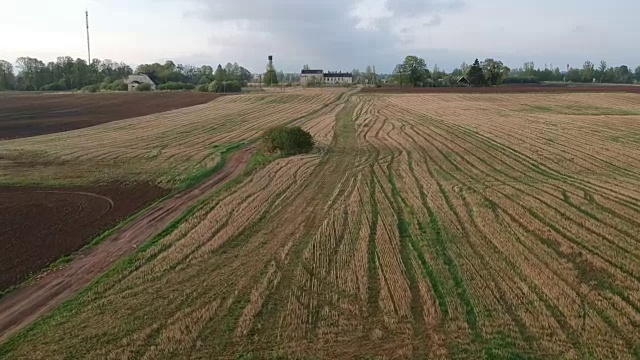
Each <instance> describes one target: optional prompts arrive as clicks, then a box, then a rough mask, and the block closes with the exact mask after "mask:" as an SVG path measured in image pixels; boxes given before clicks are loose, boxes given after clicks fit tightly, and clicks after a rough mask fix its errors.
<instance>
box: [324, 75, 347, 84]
mask: <svg viewBox="0 0 640 360" xmlns="http://www.w3.org/2000/svg"><path fill="white" fill-rule="evenodd" d="M324 82H325V83H328V84H351V83H352V82H353V78H352V77H346V76H345V77H326V78H324Z"/></svg>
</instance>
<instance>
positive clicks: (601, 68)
mask: <svg viewBox="0 0 640 360" xmlns="http://www.w3.org/2000/svg"><path fill="white" fill-rule="evenodd" d="M606 72H607V62H606V61H604V60H601V61H600V66H598V71H597V75H598V76H599V77H600V82H604V76H605V73H606Z"/></svg>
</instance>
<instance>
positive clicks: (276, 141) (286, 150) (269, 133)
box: [262, 126, 315, 155]
mask: <svg viewBox="0 0 640 360" xmlns="http://www.w3.org/2000/svg"><path fill="white" fill-rule="evenodd" d="M262 141H263V144H264V147H265V150H267V151H269V152H280V153H282V154H284V155H295V154H303V153H308V152H310V151H311V150H313V146H314V144H315V141H314V140H313V136H311V134H310V133H308V132H307V131H305V130H303V129H302V128H301V127H299V126H294V127H286V126H276V127H272V128H270V129H268V130H266V131H265V132H264V133H263V134H262Z"/></svg>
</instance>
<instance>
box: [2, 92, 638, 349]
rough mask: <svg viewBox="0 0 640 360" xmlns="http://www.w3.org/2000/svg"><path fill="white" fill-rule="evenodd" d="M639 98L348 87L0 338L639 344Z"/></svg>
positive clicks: (371, 345)
mask: <svg viewBox="0 0 640 360" xmlns="http://www.w3.org/2000/svg"><path fill="white" fill-rule="evenodd" d="M229 99H232V98H229ZM238 99H240V98H238ZM225 100H226V99H225ZM638 109H640V97H639V96H638V95H636V94H626V93H615V94H597V93H596V94H419V95H404V94H403V95H378V94H373V95H368V94H356V95H353V96H350V97H349V96H345V97H344V98H343V99H342V100H340V101H337V102H335V103H333V104H332V105H330V106H325V107H323V108H322V109H320V110H319V111H317V112H316V113H314V115H313V116H309V117H305V118H303V119H299V120H298V121H297V122H296V123H298V124H300V125H301V126H303V127H305V128H307V129H309V130H310V131H311V132H313V133H314V135H315V136H316V137H317V138H318V139H319V142H320V148H321V149H323V151H321V152H317V153H314V154H311V155H304V156H296V157H290V158H283V159H278V160H275V161H273V162H271V163H270V164H269V165H267V166H265V167H264V168H262V169H260V170H258V171H257V172H255V173H253V174H252V175H250V176H247V177H246V178H243V179H241V181H238V182H236V183H234V184H232V185H231V186H229V187H228V188H226V189H224V191H220V192H217V193H216V194H215V196H213V197H211V198H210V199H209V200H207V201H206V202H205V203H204V204H203V205H202V206H201V207H200V208H199V209H198V210H197V211H196V212H194V214H193V215H192V216H190V217H189V218H188V219H186V220H185V221H184V222H182V223H181V224H180V225H179V226H177V227H176V228H175V230H173V231H172V232H171V233H169V234H168V235H167V236H166V237H164V238H162V239H161V240H159V241H158V242H157V243H156V244H155V245H154V246H152V247H150V248H148V249H147V250H146V251H142V252H138V253H136V254H135V255H134V256H133V257H131V258H129V259H127V261H124V262H121V263H120V264H119V265H118V266H116V267H115V268H113V269H112V270H110V271H109V272H108V273H107V274H106V275H104V276H103V277H101V278H99V279H98V280H97V281H96V282H94V283H93V284H92V285H91V286H90V287H89V288H88V289H87V290H86V291H83V292H82V293H81V294H80V295H79V296H77V297H76V298H74V299H73V300H72V301H70V302H69V303H67V304H66V305H65V306H64V307H62V308H60V309H58V310H56V311H55V312H54V313H53V314H52V315H51V316H49V317H47V318H46V319H44V320H43V321H40V322H39V323H37V324H36V326H34V327H32V328H30V329H29V330H28V331H26V332H23V333H22V334H21V335H20V336H18V337H15V338H13V339H12V340H10V341H8V342H6V343H5V344H4V345H2V346H0V356H6V357H7V358H9V359H20V358H24V357H30V358H47V359H49V358H64V357H84V358H146V359H159V358H167V359H175V358H245V359H262V358H331V359H333V358H344V359H347V358H376V357H379V358H413V359H423V358H430V359H448V358H456V359H462V358H487V359H514V358H532V359H533V358H535V359H537V358H542V359H585V358H596V359H613V358H615V359H633V358H638V357H640V340H638V339H639V337H638V336H637V335H638V330H637V329H638V328H639V327H640V262H639V261H638V260H640V243H639V241H640V236H639V235H638V234H639V233H640V221H639V220H638V214H639V213H640V186H639V185H640V173H639V172H638V169H639V168H640V151H639V148H640V112H639V111H638ZM259 119H263V118H262V117H256V120H254V121H261V120H259ZM184 121H185V122H187V123H188V122H189V120H186V119H185V120H184ZM264 121H268V120H264ZM270 121H271V122H273V121H275V120H270ZM251 124H252V122H251V123H246V124H245V123H243V124H242V125H244V126H246V127H248V128H249V129H253V125H251ZM242 125H238V124H235V125H229V127H228V128H226V129H227V130H226V131H227V132H229V134H232V135H229V136H230V137H231V138H234V139H235V138H237V137H238V136H237V135H234V134H236V133H237V132H238V131H240V130H238V126H242ZM185 126H186V125H185ZM220 126H224V125H220ZM245 132H246V130H245ZM219 136H223V135H219ZM194 141H195V140H194ZM198 141H202V140H198ZM0 149H1V147H0ZM196 163H197V162H196Z"/></svg>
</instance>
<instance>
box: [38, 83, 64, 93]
mask: <svg viewBox="0 0 640 360" xmlns="http://www.w3.org/2000/svg"><path fill="white" fill-rule="evenodd" d="M63 90H67V88H66V87H65V86H64V85H63V84H61V83H59V82H57V83H51V84H47V85H44V86H41V87H40V91H63Z"/></svg>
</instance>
